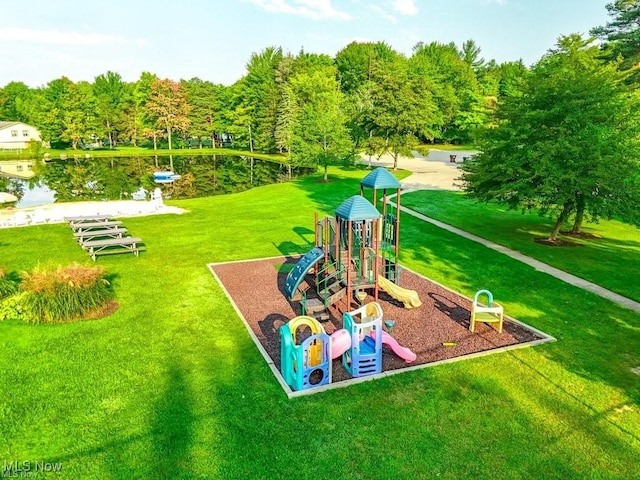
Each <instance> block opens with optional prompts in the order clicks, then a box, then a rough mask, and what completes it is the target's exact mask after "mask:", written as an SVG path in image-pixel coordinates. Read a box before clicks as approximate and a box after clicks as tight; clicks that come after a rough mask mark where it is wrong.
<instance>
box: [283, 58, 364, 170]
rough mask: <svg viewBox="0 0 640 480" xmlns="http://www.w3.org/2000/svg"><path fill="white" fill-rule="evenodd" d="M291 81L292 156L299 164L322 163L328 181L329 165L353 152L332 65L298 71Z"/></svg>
mask: <svg viewBox="0 0 640 480" xmlns="http://www.w3.org/2000/svg"><path fill="white" fill-rule="evenodd" d="M290 85H291V92H290V94H291V95H293V96H294V98H295V100H296V105H297V107H296V110H297V114H296V120H295V121H294V122H292V123H293V132H292V133H293V135H292V146H291V158H292V159H293V161H294V162H296V163H298V164H302V165H304V164H309V163H310V162H312V163H315V164H318V165H320V166H322V167H323V168H324V180H325V181H327V180H328V167H329V165H333V164H336V163H338V162H344V161H346V160H348V159H349V158H350V156H351V153H352V144H351V139H350V138H349V134H348V131H347V128H346V126H345V122H346V120H347V119H346V116H345V114H344V110H343V101H344V98H343V96H342V92H341V91H340V86H339V84H338V81H337V80H336V72H335V69H334V68H333V67H329V68H318V69H315V70H313V71H311V72H305V73H299V74H297V75H295V76H293V77H292V78H291V80H290Z"/></svg>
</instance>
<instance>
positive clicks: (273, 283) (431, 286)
mask: <svg viewBox="0 0 640 480" xmlns="http://www.w3.org/2000/svg"><path fill="white" fill-rule="evenodd" d="M297 260H298V258H297V257H296V258H292V257H281V258H269V259H262V260H254V261H244V262H232V263H221V264H211V265H209V267H210V268H211V270H212V272H213V273H215V275H216V276H217V278H218V279H219V281H220V282H221V284H222V285H223V287H224V288H225V290H226V291H227V293H228V295H229V296H230V297H231V299H232V300H233V302H234V303H235V305H236V307H237V308H238V310H239V311H240V312H241V314H242V316H243V317H244V320H245V322H246V324H247V326H248V327H249V328H250V329H251V331H252V332H253V333H254V335H255V337H256V338H257V340H258V341H259V342H260V344H261V345H262V347H263V348H264V350H265V351H266V353H267V354H268V355H269V357H271V360H272V361H273V363H274V364H275V366H277V368H278V369H280V338H279V335H278V329H279V328H280V326H281V325H283V324H284V323H286V322H288V321H289V320H291V319H292V318H294V317H296V316H298V315H301V308H300V303H299V302H297V301H293V302H290V301H289V300H287V298H286V297H285V295H284V293H283V292H284V283H285V279H286V277H287V273H288V272H289V271H290V269H291V267H292V266H293V265H294V264H295V262H296V261H297ZM307 278H308V282H312V281H313V277H312V276H308V277H307ZM303 285H304V284H303ZM400 285H401V286H402V287H403V288H408V289H411V290H415V291H417V292H418V294H419V296H420V299H421V300H422V305H421V306H420V307H418V308H413V309H410V310H408V309H405V308H404V306H403V304H402V303H400V302H398V301H396V300H394V299H393V298H391V297H390V296H389V295H387V294H386V293H385V292H382V291H380V296H379V303H380V305H381V306H382V310H383V312H384V319H385V320H394V321H395V326H394V327H393V330H392V332H391V334H392V336H393V337H394V338H395V339H396V340H397V341H398V343H399V344H400V345H402V346H404V347H407V348H410V349H411V350H412V351H413V352H414V353H415V354H416V355H417V358H416V360H415V361H414V362H413V363H411V364H407V363H405V361H404V360H402V359H401V358H399V357H397V356H396V355H394V354H393V352H392V351H391V350H388V349H387V347H386V346H385V347H384V351H383V360H382V363H383V371H390V370H398V369H403V368H407V367H409V366H416V365H424V364H429V363H433V362H438V361H442V360H447V359H452V358H456V357H462V356H465V355H470V354H477V353H479V352H486V351H490V350H495V349H502V348H503V347H514V346H522V344H529V343H534V342H535V343H539V342H541V341H544V340H553V338H552V337H548V336H546V335H545V334H543V333H542V332H539V331H535V330H533V329H531V328H529V327H527V326H526V325H524V324H522V323H520V322H517V321H515V320H513V319H511V318H508V317H507V315H505V319H504V328H503V331H502V333H498V332H497V331H496V330H494V329H493V328H492V327H491V326H489V325H487V324H484V323H477V324H476V329H475V330H476V331H475V333H471V332H470V331H469V320H470V316H471V301H470V300H469V299H467V298H465V297H463V296H461V295H459V294H457V293H455V292H452V291H450V290H448V289H446V288H444V287H442V286H441V285H438V284H436V283H434V282H431V281H429V280H428V279H426V278H424V277H422V276H420V275H418V274H415V273H413V272H411V271H409V270H406V269H403V270H402V272H401V276H400ZM373 300H374V298H373V297H372V296H371V295H370V296H368V297H367V298H366V299H365V300H364V303H367V302H370V301H373ZM496 301H498V302H499V301H500V299H496ZM357 307H358V305H357V304H353V305H352V306H351V308H350V309H349V310H355V309H356V308H357ZM342 308H343V309H344V310H347V309H346V306H344V305H343V306H342ZM330 313H331V318H330V320H328V321H327V322H324V323H323V326H324V328H325V331H326V332H327V333H328V334H329V335H331V334H332V333H333V332H334V331H336V330H337V329H340V328H342V315H341V312H340V311H338V309H331V311H330ZM505 313H506V314H508V312H505ZM443 343H448V344H452V343H453V344H455V346H444V345H443ZM350 378H351V377H350V376H349V374H348V373H347V371H346V370H345V369H344V367H343V366H342V364H341V362H340V359H336V360H334V361H333V383H336V382H342V381H346V380H349V379H350Z"/></svg>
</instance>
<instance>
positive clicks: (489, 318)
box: [469, 290, 504, 333]
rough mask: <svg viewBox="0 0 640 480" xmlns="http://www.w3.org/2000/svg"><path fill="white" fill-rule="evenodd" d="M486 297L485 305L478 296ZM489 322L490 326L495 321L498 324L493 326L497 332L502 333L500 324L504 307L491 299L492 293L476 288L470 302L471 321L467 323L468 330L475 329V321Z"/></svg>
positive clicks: (502, 321)
mask: <svg viewBox="0 0 640 480" xmlns="http://www.w3.org/2000/svg"><path fill="white" fill-rule="evenodd" d="M482 296H485V297H487V305H486V306H485V305H481V304H480V297H482ZM477 322H482V323H490V324H491V326H493V324H495V323H497V324H498V326H497V327H494V328H495V329H496V330H497V331H498V333H502V325H503V323H504V308H503V307H502V305H500V304H499V303H497V302H494V301H493V294H492V293H491V292H490V291H489V290H478V291H477V292H476V294H475V295H474V296H473V303H472V304H471V321H470V323H469V330H470V331H471V332H474V331H475V329H476V323H477Z"/></svg>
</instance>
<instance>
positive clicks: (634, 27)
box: [591, 0, 640, 81]
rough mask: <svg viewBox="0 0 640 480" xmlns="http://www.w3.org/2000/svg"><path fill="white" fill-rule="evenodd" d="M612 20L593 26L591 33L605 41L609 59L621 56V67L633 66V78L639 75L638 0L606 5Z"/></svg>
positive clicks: (639, 15)
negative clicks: (634, 71) (602, 24)
mask: <svg viewBox="0 0 640 480" xmlns="http://www.w3.org/2000/svg"><path fill="white" fill-rule="evenodd" d="M606 8H607V12H608V13H609V16H610V17H612V20H611V21H610V22H609V23H607V24H606V25H604V26H600V27H595V28H593V29H592V30H591V34H592V35H595V36H597V37H598V38H600V39H602V40H604V41H605V45H604V47H605V52H607V53H608V57H609V58H610V59H615V58H616V57H617V56H618V55H620V56H621V57H622V58H623V62H622V68H624V69H630V68H635V69H636V73H635V75H634V76H633V78H634V79H635V80H636V81H637V80H638V78H639V76H640V73H639V72H640V1H638V0H615V1H614V2H612V3H609V4H607V6H606Z"/></svg>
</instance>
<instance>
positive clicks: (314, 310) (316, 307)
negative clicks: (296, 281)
mask: <svg viewBox="0 0 640 480" xmlns="http://www.w3.org/2000/svg"><path fill="white" fill-rule="evenodd" d="M305 312H306V314H307V315H309V316H310V317H313V318H315V319H316V320H318V321H319V322H326V321H327V320H329V318H330V316H329V313H328V312H327V309H326V308H325V306H324V303H323V302H322V300H320V299H319V298H310V299H308V300H307V303H306V305H305Z"/></svg>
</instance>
